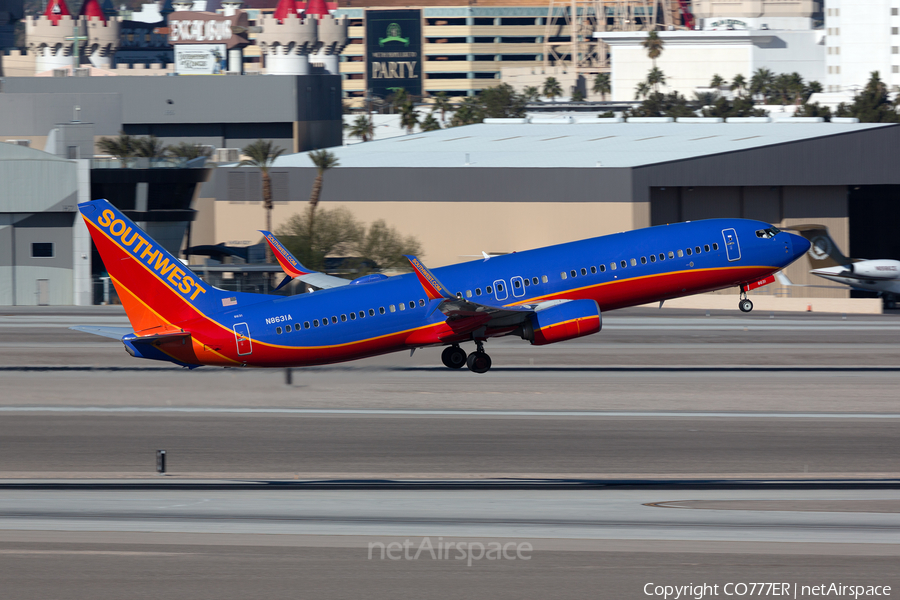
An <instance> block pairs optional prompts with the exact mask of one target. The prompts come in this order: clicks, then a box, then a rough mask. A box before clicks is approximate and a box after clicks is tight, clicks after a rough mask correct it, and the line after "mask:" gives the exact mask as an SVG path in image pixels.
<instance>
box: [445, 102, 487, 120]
mask: <svg viewBox="0 0 900 600" xmlns="http://www.w3.org/2000/svg"><path fill="white" fill-rule="evenodd" d="M483 120H484V117H483V116H482V113H481V106H480V104H479V102H478V100H476V98H475V96H468V97H467V98H466V99H465V100H463V101H462V102H461V103H460V105H459V106H458V107H457V108H456V110H455V111H454V112H453V116H452V117H451V118H450V127H459V126H461V125H472V124H474V123H481V122H482V121H483Z"/></svg>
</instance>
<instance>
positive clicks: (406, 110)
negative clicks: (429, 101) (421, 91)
mask: <svg viewBox="0 0 900 600" xmlns="http://www.w3.org/2000/svg"><path fill="white" fill-rule="evenodd" d="M418 124H419V115H418V114H417V113H416V107H415V106H413V103H412V101H411V100H407V101H406V102H404V103H403V104H401V105H400V126H401V127H403V128H404V129H406V133H408V134H409V133H412V132H413V130H415V128H416V125H418Z"/></svg>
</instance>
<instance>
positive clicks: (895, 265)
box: [846, 260, 900, 279]
mask: <svg viewBox="0 0 900 600" xmlns="http://www.w3.org/2000/svg"><path fill="white" fill-rule="evenodd" d="M846 268H847V270H848V271H850V272H851V273H853V274H854V275H856V276H857V277H863V278H868V279H897V278H898V277H900V261H896V260H861V261H859V262H855V263H850V264H849V265H847V267H846Z"/></svg>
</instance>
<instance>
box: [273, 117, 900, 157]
mask: <svg viewBox="0 0 900 600" xmlns="http://www.w3.org/2000/svg"><path fill="white" fill-rule="evenodd" d="M891 126H893V125H891V124H881V123H809V122H802V123H797V122H778V121H776V122H771V123H758V122H757V123H708V122H707V123H660V122H653V123H590V122H587V123H579V122H575V123H521V122H509V123H483V124H478V125H468V126H465V127H454V128H450V129H442V130H440V131H432V132H428V133H416V134H412V135H406V136H401V137H395V138H390V139H386V140H377V139H376V140H375V141H371V142H366V143H363V144H353V145H349V146H341V147H338V148H333V149H331V151H332V152H334V153H335V154H336V155H337V157H338V159H339V161H340V166H341V167H362V168H366V167H368V168H390V167H466V166H467V167H470V168H471V167H493V168H497V167H525V168H543V167H546V168H565V167H569V168H578V167H591V168H596V167H601V168H604V167H618V168H623V167H625V168H627V167H639V166H644V165H652V164H659V163H666V162H671V161H677V160H684V159H691V158H699V157H703V156H710V155H716V154H725V153H729V152H735V151H740V150H751V149H755V148H762V147H766V146H774V145H783V144H790V143H794V142H802V141H809V140H814V139H817V138H826V137H831V136H840V135H843V134H852V133H859V132H862V131H864V130H868V129H876V128H882V127H891ZM377 135H378V133H377V130H376V136H377ZM275 166H276V167H310V166H312V164H311V163H310V160H309V158H308V157H307V156H305V153H300V154H291V155H287V156H282V157H280V158H279V159H278V160H277V161H276V163H275Z"/></svg>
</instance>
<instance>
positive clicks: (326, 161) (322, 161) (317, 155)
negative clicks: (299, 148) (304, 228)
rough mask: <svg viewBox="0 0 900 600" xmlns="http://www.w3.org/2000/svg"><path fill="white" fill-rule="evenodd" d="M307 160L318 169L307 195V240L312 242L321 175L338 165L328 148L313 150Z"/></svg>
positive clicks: (320, 191) (320, 188) (320, 189)
mask: <svg viewBox="0 0 900 600" xmlns="http://www.w3.org/2000/svg"><path fill="white" fill-rule="evenodd" d="M309 160H311V161H312V162H313V164H314V165H316V169H317V170H318V174H317V175H316V180H315V181H314V182H313V187H312V194H310V196H309V232H308V235H309V238H308V241H309V243H310V244H312V241H313V230H314V226H313V224H314V221H315V216H316V207H317V206H318V205H319V196H321V195H322V176H323V175H325V171H327V170H328V169H331V168H333V167H336V166H338V158H337V156H335V155H334V153H332V152H329V151H328V150H313V151H312V152H310V153H309ZM310 247H312V246H310Z"/></svg>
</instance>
